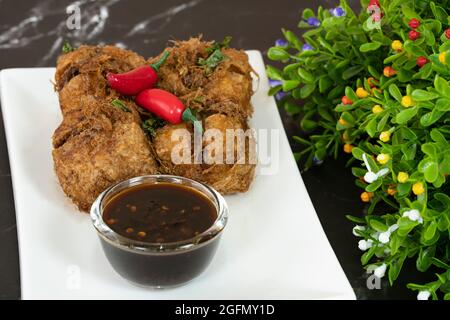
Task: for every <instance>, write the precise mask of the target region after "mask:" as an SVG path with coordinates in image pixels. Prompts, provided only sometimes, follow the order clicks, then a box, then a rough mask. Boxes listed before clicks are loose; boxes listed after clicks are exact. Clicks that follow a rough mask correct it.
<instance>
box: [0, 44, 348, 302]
mask: <svg viewBox="0 0 450 320" xmlns="http://www.w3.org/2000/svg"><path fill="white" fill-rule="evenodd" d="M247 53H248V55H249V58H250V63H251V65H252V66H253V68H254V69H255V71H256V72H257V73H258V74H259V76H260V83H259V88H258V90H257V92H256V93H255V95H254V96H253V99H252V102H253V105H254V108H255V114H254V117H253V119H252V126H253V127H254V128H255V129H260V128H265V129H279V130H280V135H279V139H280V141H279V150H280V156H279V166H278V171H277V173H276V174H274V175H258V176H257V177H256V179H255V181H254V182H253V185H252V186H251V188H250V190H249V191H248V192H247V193H245V194H239V195H234V196H229V197H226V200H227V202H228V204H229V208H230V219H229V224H228V226H227V228H226V230H225V233H224V235H223V238H222V240H221V244H220V247H219V250H218V252H217V255H216V256H215V258H214V260H213V262H212V264H211V265H210V266H209V268H208V269H207V270H206V271H205V272H204V273H203V274H202V275H201V276H199V277H198V278H197V279H195V280H194V281H193V282H191V283H189V284H187V285H185V286H183V287H179V288H175V289H168V290H148V289H143V288H138V287H135V286H133V285H131V284H129V283H128V282H127V281H125V280H124V279H122V278H121V277H119V276H118V275H117V274H116V273H115V272H114V271H113V269H112V268H111V267H110V266H109V264H108V261H107V260H106V258H105V256H104V255H103V252H102V249H101V247H100V243H99V241H98V239H97V235H96V233H95V231H94V228H93V227H92V226H91V222H90V219H89V216H88V215H86V214H83V213H80V212H78V211H77V209H76V208H75V206H74V205H73V204H72V203H71V202H70V200H68V199H67V198H66V197H65V195H64V194H63V192H62V190H61V188H60V186H59V184H58V181H57V178H56V175H55V173H54V170H53V160H52V156H51V151H52V145H51V137H52V134H53V131H54V130H55V128H56V127H57V126H58V125H59V123H60V121H61V114H60V110H59V104H58V99H57V95H56V93H55V92H54V91H53V85H52V83H51V80H52V79H53V76H54V71H55V70H54V69H53V68H33V69H8V70H3V71H2V72H1V74H0V75H1V82H0V84H1V86H0V88H1V102H2V111H3V119H4V122H5V130H6V136H7V142H8V149H9V159H10V164H11V173H12V179H13V189H14V198H15V207H16V215H17V224H18V236H19V247H20V249H19V251H20V269H21V273H20V274H21V287H22V298H23V299H354V298H355V295H354V293H353V290H352V288H351V286H350V284H349V282H348V280H347V278H346V277H345V274H344V272H343V271H342V268H341V266H340V265H339V262H338V260H337V259H336V256H335V255H334V252H333V250H332V248H331V246H330V244H329V243H328V240H327V237H326V235H325V233H324V231H323V229H322V227H321V225H320V222H319V220H318V218H317V215H316V212H315V211H314V208H313V205H312V203H311V200H310V199H309V196H308V193H307V191H306V189H305V186H304V184H303V181H302V178H301V176H300V173H299V171H298V168H297V165H296V163H295V161H294V158H293V156H292V152H291V149H290V147H289V144H288V140H287V137H286V134H285V132H284V129H283V126H282V123H281V119H280V116H279V113H278V111H277V107H276V104H275V101H274V99H273V98H272V97H269V96H268V95H267V91H268V80H267V76H266V73H265V70H264V63H263V60H262V56H261V54H260V53H259V52H258V51H248V52H247Z"/></svg>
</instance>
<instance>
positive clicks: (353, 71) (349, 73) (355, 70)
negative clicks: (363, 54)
mask: <svg viewBox="0 0 450 320" xmlns="http://www.w3.org/2000/svg"><path fill="white" fill-rule="evenodd" d="M363 70H364V66H354V67H350V68H348V69H347V70H345V71H344V72H343V73H342V79H344V80H348V79H350V78H352V77H354V76H356V75H358V74H359V73H360V72H361V71H363Z"/></svg>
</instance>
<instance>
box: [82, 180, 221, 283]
mask: <svg viewBox="0 0 450 320" xmlns="http://www.w3.org/2000/svg"><path fill="white" fill-rule="evenodd" d="M91 218H92V221H93V224H94V227H95V229H96V230H97V234H98V235H99V238H100V242H101V245H102V248H103V250H104V252H105V255H106V257H107V259H108V261H109V262H110V264H111V266H112V267H113V268H114V270H115V271H116V272H117V273H118V274H120V275H121V276H122V277H124V278H125V279H127V280H129V281H130V282H132V283H134V284H138V285H141V286H146V287H153V288H167V287H174V286H179V285H182V284H184V283H187V282H189V281H190V280H192V279H193V278H195V277H196V276H198V275H199V274H201V273H202V272H203V271H204V270H205V269H206V267H207V266H208V265H209V264H210V262H211V260H212V258H213V257H214V255H215V253H216V251H217V247H218V244H219V240H220V236H221V234H222V231H223V229H224V228H225V225H226V223H227V220H228V208H227V206H226V203H225V200H224V199H223V197H222V196H221V195H220V194H219V193H218V192H217V191H215V190H214V189H212V188H211V187H209V186H207V185H204V184H202V183H200V182H197V181H194V180H191V179H188V178H184V177H177V176H169V175H149V176H142V177H136V178H132V179H129V180H126V181H123V182H120V183H117V184H115V185H113V186H111V187H110V188H108V189H107V190H105V191H104V192H103V193H102V194H101V195H100V196H99V197H98V198H97V200H96V201H95V202H94V204H93V205H92V208H91Z"/></svg>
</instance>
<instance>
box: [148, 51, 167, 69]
mask: <svg viewBox="0 0 450 320" xmlns="http://www.w3.org/2000/svg"><path fill="white" fill-rule="evenodd" d="M169 55H170V52H169V51H164V53H163V55H162V57H161V58H160V59H159V60H158V61H156V62H155V63H152V64H151V65H150V66H151V67H152V68H153V69H155V71H158V69H159V67H161V65H162V64H163V63H164V62H165V61H166V59H167V57H168V56H169Z"/></svg>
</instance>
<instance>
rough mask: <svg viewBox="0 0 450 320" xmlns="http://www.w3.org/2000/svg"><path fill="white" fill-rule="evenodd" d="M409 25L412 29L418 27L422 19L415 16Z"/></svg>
mask: <svg viewBox="0 0 450 320" xmlns="http://www.w3.org/2000/svg"><path fill="white" fill-rule="evenodd" d="M408 25H409V26H410V27H411V28H412V29H417V28H418V27H419V26H420V21H419V20H417V19H416V18H413V19H411V20H409V22H408Z"/></svg>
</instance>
